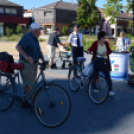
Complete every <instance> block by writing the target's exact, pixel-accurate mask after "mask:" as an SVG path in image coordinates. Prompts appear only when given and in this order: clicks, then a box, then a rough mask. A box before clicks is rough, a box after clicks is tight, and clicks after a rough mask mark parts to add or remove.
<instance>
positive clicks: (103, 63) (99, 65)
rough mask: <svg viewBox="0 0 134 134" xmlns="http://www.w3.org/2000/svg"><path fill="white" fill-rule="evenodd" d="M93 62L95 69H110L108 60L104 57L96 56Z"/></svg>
mask: <svg viewBox="0 0 134 134" xmlns="http://www.w3.org/2000/svg"><path fill="white" fill-rule="evenodd" d="M93 64H94V65H93V67H94V70H95V71H106V70H108V69H109V64H108V60H107V59H105V58H103V57H95V59H94V60H93Z"/></svg>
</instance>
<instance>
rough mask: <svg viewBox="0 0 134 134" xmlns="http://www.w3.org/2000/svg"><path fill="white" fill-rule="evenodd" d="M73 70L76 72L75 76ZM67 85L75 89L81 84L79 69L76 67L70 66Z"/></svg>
mask: <svg viewBox="0 0 134 134" xmlns="http://www.w3.org/2000/svg"><path fill="white" fill-rule="evenodd" d="M74 72H76V74H77V75H76V76H75V75H74ZM68 77H69V78H68V81H69V86H70V88H71V90H73V91H77V90H78V89H79V88H80V84H81V77H80V71H78V69H77V68H76V67H72V68H71V69H70V70H69V76H68Z"/></svg>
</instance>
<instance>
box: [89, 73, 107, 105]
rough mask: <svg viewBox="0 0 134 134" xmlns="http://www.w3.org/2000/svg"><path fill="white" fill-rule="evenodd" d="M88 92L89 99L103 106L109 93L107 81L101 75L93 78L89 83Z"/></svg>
mask: <svg viewBox="0 0 134 134" xmlns="http://www.w3.org/2000/svg"><path fill="white" fill-rule="evenodd" d="M88 91H89V97H90V99H91V100H92V101H93V102H94V103H96V104H101V103H103V102H105V101H106V99H107V97H108V92H109V89H108V84H107V81H106V79H105V78H104V77H102V76H100V75H98V76H93V77H92V78H91V79H90V81H89V84H88Z"/></svg>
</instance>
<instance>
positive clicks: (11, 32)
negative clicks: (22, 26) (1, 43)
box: [6, 27, 13, 38]
mask: <svg viewBox="0 0 134 134" xmlns="http://www.w3.org/2000/svg"><path fill="white" fill-rule="evenodd" d="M6 34H7V36H8V38H9V37H10V36H11V35H12V34H13V30H12V29H10V28H8V27H6Z"/></svg>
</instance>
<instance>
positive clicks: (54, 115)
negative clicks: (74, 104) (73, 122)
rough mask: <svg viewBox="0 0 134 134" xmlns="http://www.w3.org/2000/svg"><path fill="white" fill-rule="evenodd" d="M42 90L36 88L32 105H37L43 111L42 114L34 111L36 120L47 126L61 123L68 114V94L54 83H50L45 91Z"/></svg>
mask: <svg viewBox="0 0 134 134" xmlns="http://www.w3.org/2000/svg"><path fill="white" fill-rule="evenodd" d="M42 91H43V90H42V89H40V90H38V93H37V96H36V97H35V102H34V107H39V108H41V109H42V111H43V112H44V114H43V115H39V114H37V113H36V115H37V118H38V120H39V121H40V122H41V123H42V124H43V125H45V126H47V127H56V126H59V125H61V124H62V123H63V122H64V121H65V120H66V119H67V117H68V115H69V109H70V102H69V98H68V95H67V94H66V92H65V91H64V90H63V89H62V88H61V87H59V86H58V85H56V84H51V85H50V87H49V89H47V91H46V92H42ZM44 93H45V94H44Z"/></svg>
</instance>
